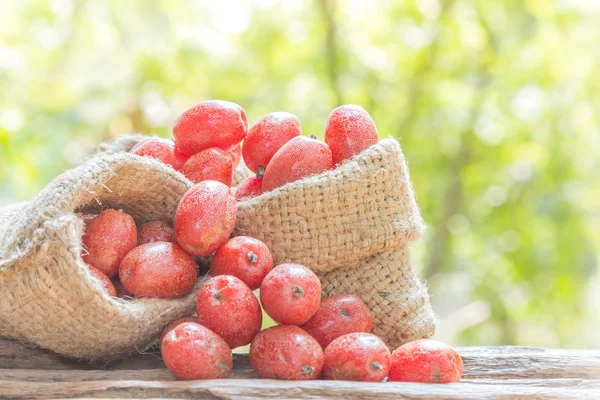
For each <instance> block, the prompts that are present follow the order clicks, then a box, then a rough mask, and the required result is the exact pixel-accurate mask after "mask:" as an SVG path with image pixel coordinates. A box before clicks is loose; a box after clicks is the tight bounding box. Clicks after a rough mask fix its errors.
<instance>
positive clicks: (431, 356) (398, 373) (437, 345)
mask: <svg viewBox="0 0 600 400" xmlns="http://www.w3.org/2000/svg"><path fill="white" fill-rule="evenodd" d="M462 374H463V362H462V359H461V358H460V355H458V353H457V352H456V350H454V349H453V348H452V347H451V346H449V345H447V344H445V343H442V342H438V341H437V340H430V339H423V340H417V341H415V342H410V343H406V344H405V345H403V346H400V347H398V348H397V349H396V350H395V351H394V352H393V353H392V365H391V368H390V373H389V380H390V381H397V382H422V383H450V382H458V381H460V378H461V377H462Z"/></svg>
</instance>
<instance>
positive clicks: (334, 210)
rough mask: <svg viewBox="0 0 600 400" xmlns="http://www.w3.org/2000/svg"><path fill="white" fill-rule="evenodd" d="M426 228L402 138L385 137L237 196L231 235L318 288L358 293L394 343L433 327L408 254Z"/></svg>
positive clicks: (376, 325)
mask: <svg viewBox="0 0 600 400" xmlns="http://www.w3.org/2000/svg"><path fill="white" fill-rule="evenodd" d="M424 230H425V225H424V223H423V220H422V218H421V215H420V212H419V208H418V206H417V203H416V201H415V197H414V192H413V188H412V183H411V181H410V176H409V173H408V168H407V165H406V161H405V159H404V155H403V154H402V151H401V149H400V145H399V144H398V142H397V141H396V140H394V139H383V140H380V141H379V143H377V144H376V145H373V146H371V147H370V148H368V149H366V150H364V151H363V152H361V153H360V154H358V155H356V156H355V157H353V158H351V159H349V160H346V161H345V162H344V163H342V164H341V165H339V166H337V167H336V168H335V169H334V170H331V171H327V172H324V173H322V174H319V175H316V176H312V177H308V178H305V179H302V180H299V181H296V182H292V183H289V184H287V185H284V186H282V187H281V188H278V189H275V190H273V191H271V192H269V193H264V194H263V195H261V196H259V197H256V198H254V199H250V200H246V201H243V202H241V203H239V204H238V211H237V221H236V229H235V231H234V235H246V236H251V237H254V238H256V239H259V240H262V241H263V242H265V243H266V244H267V246H268V247H269V249H270V250H271V253H272V254H273V259H274V264H275V265H277V264H281V263H286V262H292V263H298V264H302V265H305V266H307V267H309V268H311V269H312V270H313V271H315V272H316V273H317V274H318V275H319V276H320V278H321V281H322V283H323V295H324V296H329V295H332V294H356V295H358V296H359V297H361V298H362V300H363V301H364V302H365V303H366V304H367V306H368V307H369V308H370V309H371V311H372V313H373V317H374V321H373V332H374V333H376V334H378V335H380V336H381V337H382V339H383V340H384V341H386V343H387V344H388V345H389V346H390V347H391V348H395V347H397V346H398V345H400V344H403V343H406V342H408V341H410V340H415V339H420V338H427V337H430V336H431V335H432V334H433V332H434V330H435V316H434V314H433V311H432V309H431V305H430V302H429V296H428V294H427V289H426V287H425V286H424V284H423V283H422V282H421V281H420V280H419V279H418V278H417V276H416V275H415V273H414V271H413V269H412V267H411V264H410V258H409V256H408V248H409V246H410V244H411V243H412V242H414V241H415V240H417V239H418V238H419V237H420V236H421V235H422V233H423V231H424Z"/></svg>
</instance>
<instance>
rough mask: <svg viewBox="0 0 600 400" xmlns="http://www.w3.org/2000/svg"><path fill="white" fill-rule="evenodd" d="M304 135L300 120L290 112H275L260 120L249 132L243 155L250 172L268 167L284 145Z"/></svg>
mask: <svg viewBox="0 0 600 400" xmlns="http://www.w3.org/2000/svg"><path fill="white" fill-rule="evenodd" d="M301 134H302V127H301V124H300V120H299V119H298V117H296V116H295V115H294V114H291V113H288V112H274V113H271V114H267V115H265V116H264V117H262V118H261V119H259V120H258V121H257V122H256V123H255V124H254V125H252V127H251V128H250V130H249V131H248V136H246V139H245V140H244V147H243V149H242V154H243V156H244V162H245V163H246V166H247V167H248V169H250V171H253V172H255V173H256V172H258V167H261V166H262V167H265V168H266V167H267V165H268V164H269V161H271V158H273V156H274V155H275V153H277V150H279V149H280V148H281V147H282V146H283V145H284V144H286V143H287V142H288V141H290V140H291V139H293V138H295V137H296V136H300V135H301Z"/></svg>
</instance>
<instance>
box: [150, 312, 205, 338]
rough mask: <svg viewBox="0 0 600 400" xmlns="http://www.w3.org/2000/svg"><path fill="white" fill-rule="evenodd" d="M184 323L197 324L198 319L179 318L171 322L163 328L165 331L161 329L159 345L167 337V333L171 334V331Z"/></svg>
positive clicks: (191, 316) (191, 317) (192, 317)
mask: <svg viewBox="0 0 600 400" xmlns="http://www.w3.org/2000/svg"><path fill="white" fill-rule="evenodd" d="M184 322H195V323H197V324H199V322H198V317H195V316H193V315H190V316H189V317H181V318H178V319H176V320H175V321H171V322H169V324H168V325H167V326H165V329H163V331H162V333H161V334H160V340H159V343H161V342H162V340H163V339H164V338H165V336H167V333H169V332H171V330H173V329H175V328H176V327H178V326H179V325H181V324H183V323H184Z"/></svg>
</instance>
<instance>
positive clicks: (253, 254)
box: [210, 236, 273, 290]
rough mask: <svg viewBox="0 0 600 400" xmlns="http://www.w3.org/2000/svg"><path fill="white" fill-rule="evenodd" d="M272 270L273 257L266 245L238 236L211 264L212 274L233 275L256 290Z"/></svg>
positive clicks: (218, 253)
mask: <svg viewBox="0 0 600 400" xmlns="http://www.w3.org/2000/svg"><path fill="white" fill-rule="evenodd" d="M272 268H273V257H272V256H271V252H270V251H269V248H268V247H267V245H266V244H264V243H263V242H261V241H260V240H258V239H254V238H251V237H248V236H237V237H234V238H232V239H229V241H228V242H227V243H225V244H224V245H223V246H221V247H220V248H219V250H217V252H216V253H215V255H214V257H213V259H212V261H211V263H210V274H211V276H217V275H233V276H235V277H236V278H239V279H241V280H242V282H244V283H245V284H246V285H248V287H249V288H250V289H252V290H256V289H258V288H259V287H260V284H261V283H262V281H263V279H265V276H267V274H268V273H269V272H270V271H271V269H272Z"/></svg>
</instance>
